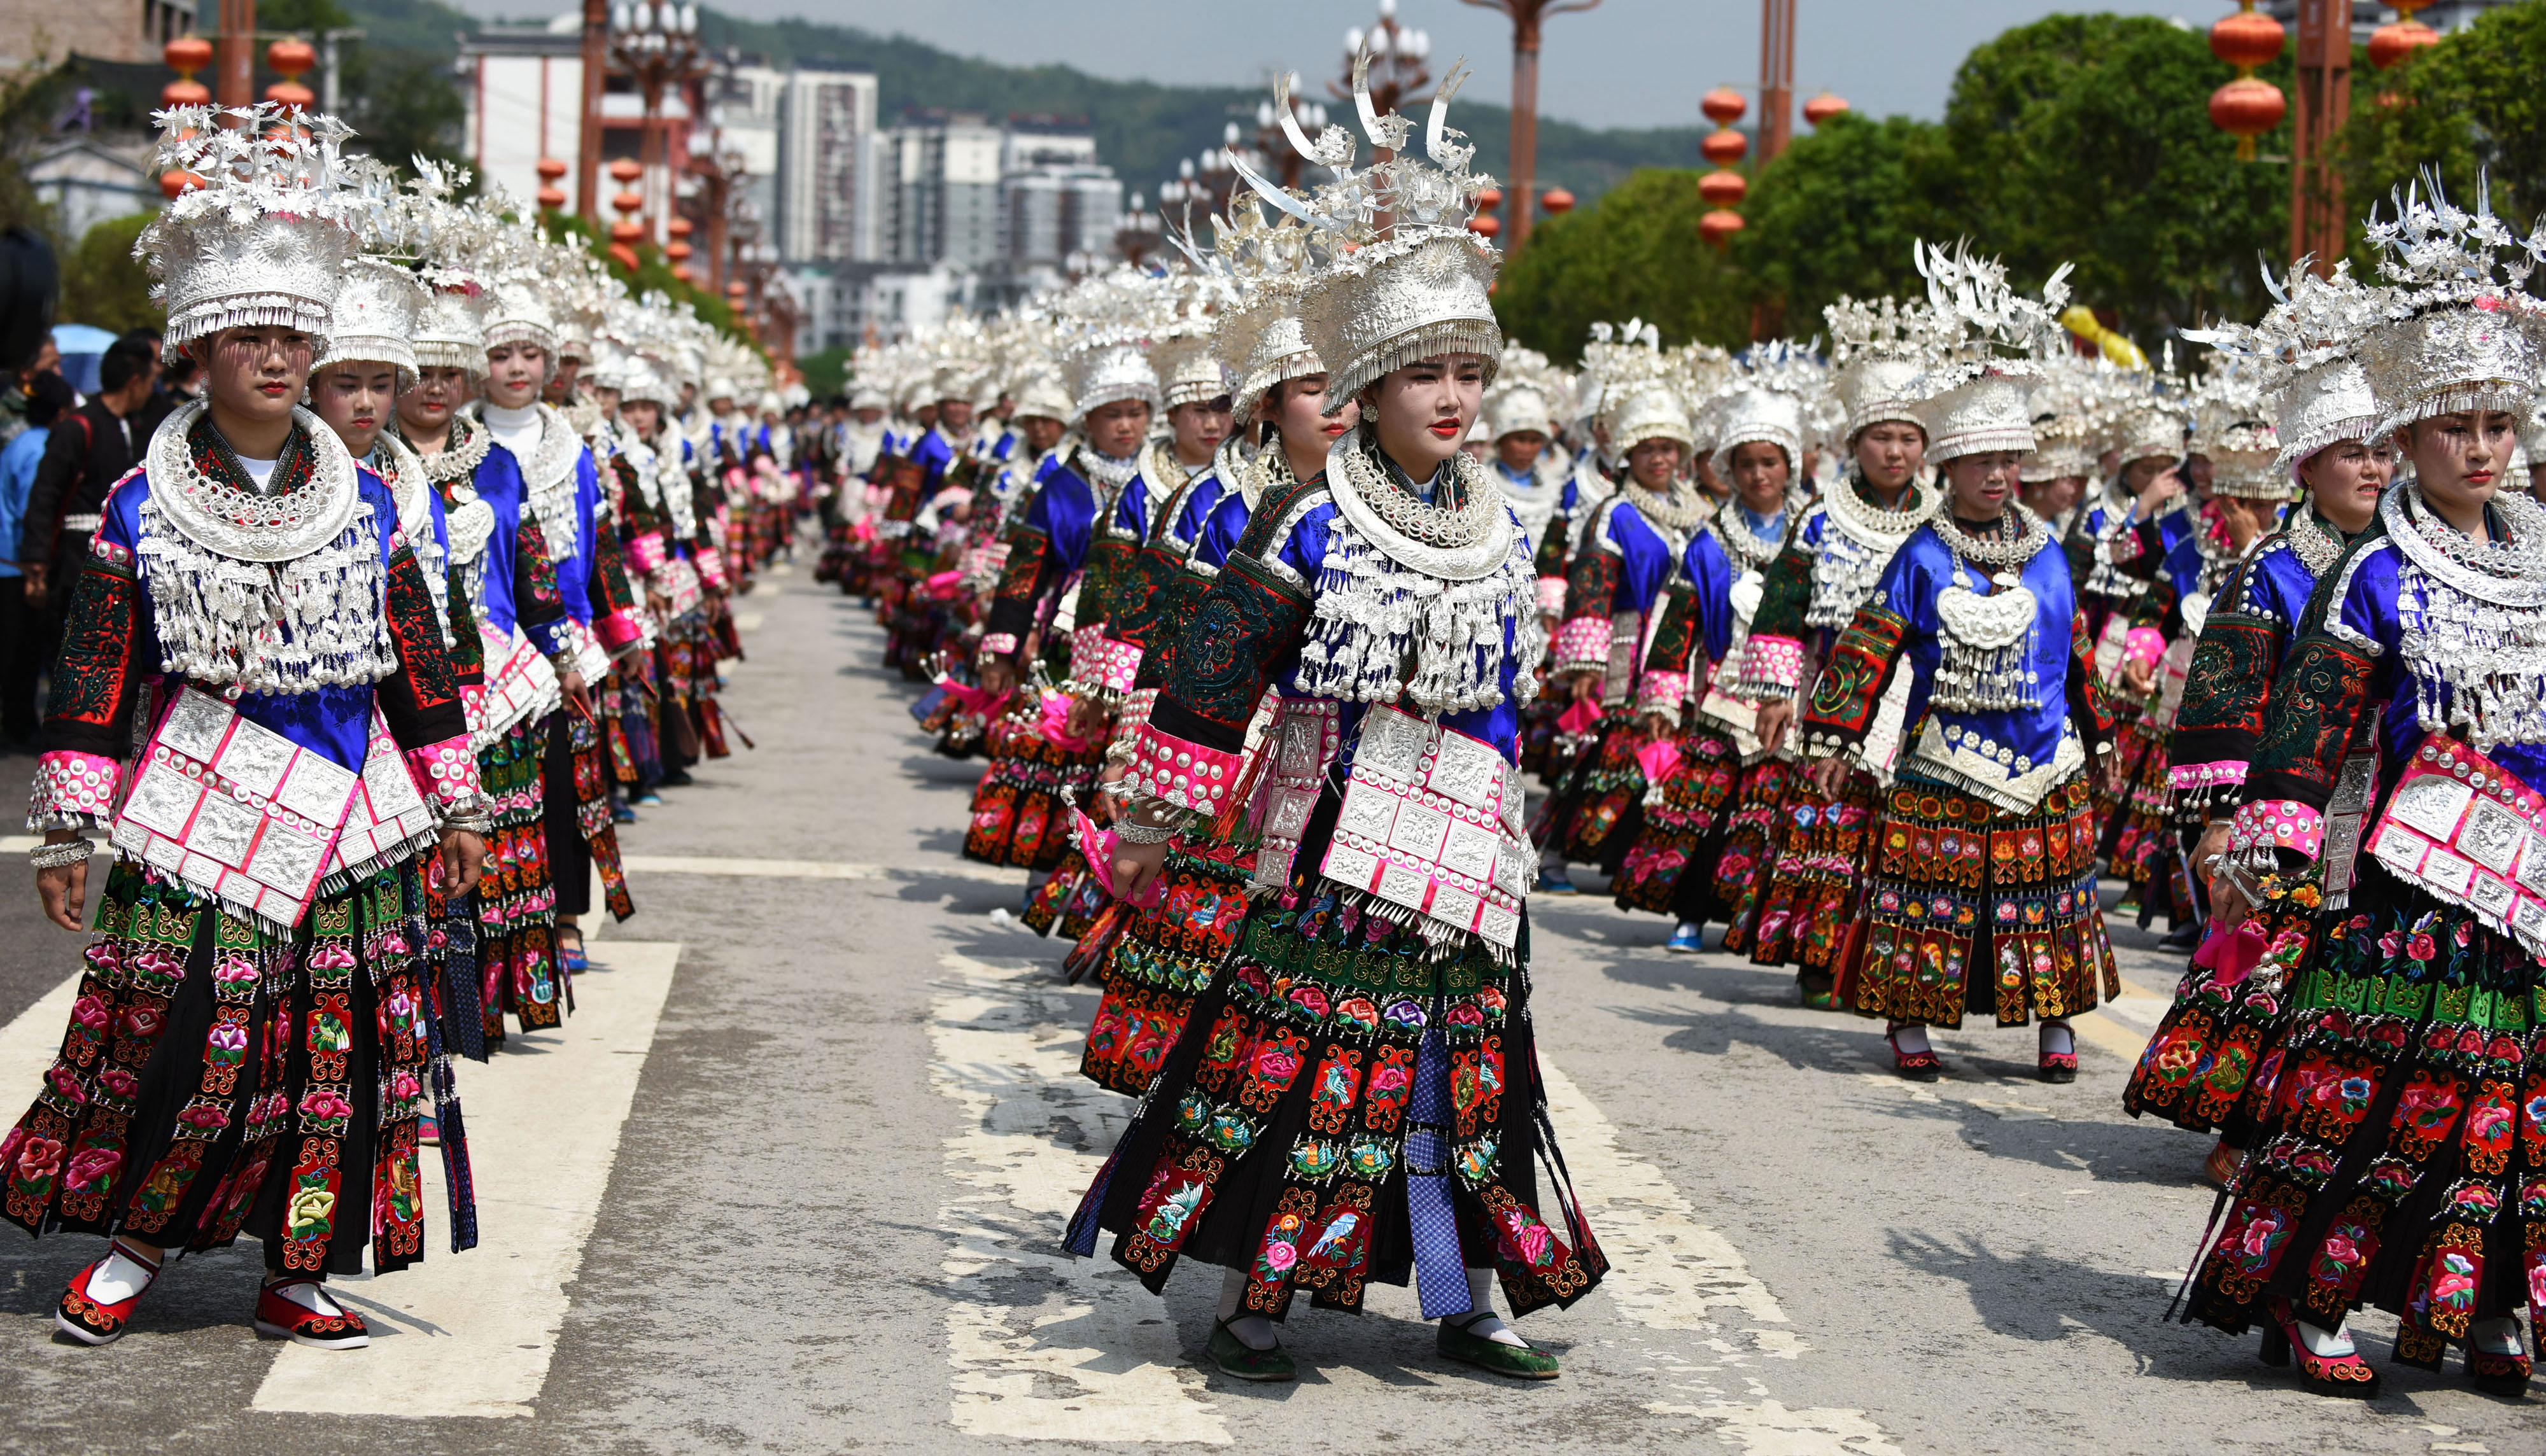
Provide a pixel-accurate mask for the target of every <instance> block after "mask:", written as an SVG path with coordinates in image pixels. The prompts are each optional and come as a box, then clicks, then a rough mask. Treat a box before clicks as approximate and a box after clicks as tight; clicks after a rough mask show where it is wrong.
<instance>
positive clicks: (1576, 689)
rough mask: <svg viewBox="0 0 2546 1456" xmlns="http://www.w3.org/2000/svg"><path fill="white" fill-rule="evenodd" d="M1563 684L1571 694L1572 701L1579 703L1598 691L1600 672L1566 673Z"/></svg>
mask: <svg viewBox="0 0 2546 1456" xmlns="http://www.w3.org/2000/svg"><path fill="white" fill-rule="evenodd" d="M1565 685H1566V688H1567V690H1568V691H1569V692H1570V694H1571V696H1572V699H1573V701H1574V702H1576V703H1579V702H1581V701H1583V700H1584V699H1586V698H1589V697H1591V696H1592V695H1593V694H1595V693H1597V692H1599V691H1600V674H1598V673H1596V672H1570V673H1567V674H1566V677H1565Z"/></svg>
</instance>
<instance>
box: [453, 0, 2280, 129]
mask: <svg viewBox="0 0 2546 1456" xmlns="http://www.w3.org/2000/svg"><path fill="white" fill-rule="evenodd" d="M460 3H461V4H463V5H464V6H465V7H466V8H467V9H468V10H470V11H472V12H474V13H477V14H480V15H487V16H497V15H501V16H509V17H512V18H516V19H527V18H530V17H531V16H534V15H538V16H545V15H550V14H554V13H556V12H557V11H561V10H564V9H566V8H567V6H565V5H563V4H559V3H555V0H546V3H543V0H511V3H509V4H508V3H504V0H460ZM717 4H718V6H719V8H721V9H723V10H726V11H729V12H731V13H733V14H736V15H743V16H750V17H754V18H758V19H772V18H777V17H781V16H790V15H801V16H806V17H807V18H809V19H813V20H817V21H827V22H833V23H837V24H842V25H851V26H857V27H861V28H863V29H866V30H869V31H874V32H877V33H880V34H888V35H889V34H892V33H894V32H899V33H900V34H903V35H907V36H910V37H913V38H914V39H917V40H922V41H926V42H929V43H932V44H935V45H939V46H942V47H944V48H945V49H948V50H953V51H957V52H959V53H962V54H967V55H977V56H982V57H984V58H987V59H990V60H996V61H1002V62H1007V63H1010V64H1032V63H1036V62H1045V61H1060V62H1063V63H1066V64H1069V65H1073V66H1076V67H1078V68H1079V69H1081V70H1084V71H1088V72H1091V73H1094V74H1096V75H1102V76H1112V77H1117V78H1122V79H1142V80H1155V81H1168V82H1187V83H1194V84H1201V83H1219V84H1233V85H1252V84H1257V83H1259V82H1261V81H1262V80H1263V79H1264V78H1265V77H1268V76H1270V75H1271V74H1272V73H1273V72H1274V71H1275V70H1277V69H1285V70H1297V71H1299V72H1301V73H1302V74H1303V75H1304V76H1307V77H1310V78H1311V88H1310V89H1311V90H1312V91H1313V92H1317V91H1318V90H1319V88H1318V87H1317V86H1316V84H1315V81H1316V78H1319V77H1322V76H1325V75H1329V74H1332V73H1334V72H1335V71H1337V70H1338V69H1339V68H1340V63H1341V61H1340V58H1341V56H1342V53H1343V36H1344V32H1345V30H1346V29H1347V28H1349V27H1353V26H1368V25H1369V24H1370V23H1371V22H1372V20H1373V19H1374V18H1375V17H1376V16H1377V15H1378V13H1379V0H717ZM1797 5H1798V11H1799V21H1798V27H1797V30H1796V37H1795V89H1796V93H1797V100H1798V101H1799V102H1800V101H1801V100H1803V99H1806V98H1809V97H1811V96H1814V95H1815V94H1817V93H1819V92H1821V91H1824V90H1828V91H1832V92H1835V93H1837V94H1838V95H1840V96H1842V97H1845V98H1846V99H1847V101H1848V103H1849V104H1850V105H1852V106H1854V107H1855V108H1856V109H1857V110H1859V111H1862V112H1866V113H1869V114H1872V115H1884V114H1888V113H1892V112H1907V113H1909V114H1910V115H1912V116H1919V117H1928V118H1932V117H1934V116H1936V115H1937V114H1938V113H1939V112H1940V111H1942V109H1943V107H1944V103H1945V90H1946V87H1947V85H1948V84H1949V83H1950V82H1951V80H1952V78H1953V71H1954V66H1955V65H1956V64H1957V63H1958V62H1960V61H1961V59H1962V57H1963V55H1964V53H1965V52H1966V51H1968V50H1970V49H1971V48H1972V46H1973V45H1975V44H1977V43H1980V42H1982V41H1985V40H1988V39H1989V38H1990V37H1992V36H1994V35H1996V34H1997V33H1998V32H1999V31H2002V30H2004V29H2006V28H2007V27H2009V26H2013V25H2020V24H2023V23H2024V22H2026V21H2030V20H2036V19H2039V18H2041V17H2042V16H2045V15H2050V14H2053V13H2055V12H2059V11H2064V10H2065V11H2070V12H2073V13H2074V12H2077V11H2083V10H2111V11H2120V12H2124V13H2127V14H2138V15H2160V16H2180V17H2183V18H2185V19H2187V20H2189V21H2190V22H2191V23H2192V24H2195V25H2199V26H2205V27H2206V26H2207V25H2209V24H2210V23H2211V22H2212V21H2214V20H2216V19H2218V18H2219V17H2220V16H2221V15H2225V14H2227V13H2228V11H2229V9H2231V8H2232V7H2231V6H2230V5H2229V4H2227V3H2224V0H2085V3H2071V4H2066V5H2063V4H2058V3H2054V0H1944V3H1942V4H1936V3H1929V4H1916V5H1913V4H1904V3H1902V0H1797ZM1759 11H1760V6H1759V4H1758V3H1757V0H1601V3H1600V4H1599V6H1598V7H1597V8H1596V9H1593V10H1590V11H1586V12H1583V13H1581V14H1576V15H1565V16H1560V17H1557V18H1556V19H1554V20H1551V21H1549V22H1548V23H1547V31H1546V45H1545V50H1544V51H1543V55H1542V59H1541V62H1540V80H1539V105H1540V108H1541V110H1542V111H1544V112H1545V113H1546V114H1547V115H1549V116H1552V117H1562V118H1565V119H1566V120H1568V121H1574V122H1581V123H1585V124H1587V125H1591V126H1604V127H1652V126H1671V125H1681V126H1685V125H1694V124H1696V123H1697V122H1698V121H1699V120H1700V118H1699V116H1698V110H1697V98H1698V97H1699V96H1700V95H1701V94H1702V93H1704V92H1705V91H1706V90H1707V89H1708V88H1709V87H1712V86H1715V85H1717V84H1720V83H1731V84H1733V85H1736V86H1740V87H1741V88H1743V89H1745V90H1748V89H1751V88H1754V87H1756V85H1757V84H1758V79H1759ZM1398 19H1399V23H1400V24H1401V25H1405V26H1409V27H1420V28H1422V29H1424V30H1426V31H1429V32H1430V33H1431V36H1432V51H1433V61H1434V64H1433V71H1434V74H1436V75H1438V74H1440V73H1441V72H1443V71H1444V70H1446V69H1447V67H1448V64H1449V62H1450V61H1451V60H1452V59H1453V58H1455V57H1457V56H1459V55H1461V54H1465V55H1466V56H1467V57H1468V62H1469V64H1470V65H1471V66H1473V67H1475V69H1476V73H1477V74H1476V78H1475V79H1474V80H1473V81H1471V82H1470V83H1469V88H1470V89H1469V91H1468V92H1467V94H1468V95H1471V96H1475V97H1478V98H1480V99H1485V98H1490V99H1492V100H1494V101H1498V102H1500V101H1508V100H1509V99H1510V96H1511V28H1510V25H1509V23H1508V22H1507V21H1505V20H1504V19H1503V17H1502V14H1501V12H1500V11H1499V10H1492V9H1485V8H1481V7H1478V6H1474V5H1469V4H1466V3H1463V0H1399V15H1398ZM1800 125H1801V124H1800V123H1798V126H1800Z"/></svg>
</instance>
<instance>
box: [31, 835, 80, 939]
mask: <svg viewBox="0 0 2546 1456" xmlns="http://www.w3.org/2000/svg"><path fill="white" fill-rule="evenodd" d="M78 837H80V836H79V834H78V833H77V832H76V831H74V830H70V829H47V830H45V831H44V842H45V843H46V844H68V843H70V842H71V841H72V840H74V839H77V838H78ZM36 898H37V899H39V900H41V901H42V903H43V906H44V918H45V919H47V920H50V921H52V922H53V923H54V924H56V925H59V926H60V927H62V928H63V929H64V930H70V931H78V930H83V929H86V928H87V927H86V926H84V925H82V924H81V923H80V920H81V915H82V911H83V910H85V909H86V908H87V905H88V861H87V860H78V861H75V862H74V863H71V864H67V865H56V866H54V867H53V868H51V869H49V870H38V871H37V872H36Z"/></svg>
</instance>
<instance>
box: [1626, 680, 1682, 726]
mask: <svg viewBox="0 0 2546 1456" xmlns="http://www.w3.org/2000/svg"><path fill="white" fill-rule="evenodd" d="M1687 701H1688V674H1687V673H1685V672H1647V673H1646V674H1645V676H1644V680H1643V681H1642V682H1639V683H1637V684H1636V711H1637V712H1638V713H1659V714H1662V715H1664V716H1666V717H1668V718H1670V719H1672V720H1674V721H1676V720H1677V719H1678V718H1679V709H1680V705H1681V704H1682V703H1685V702H1687Z"/></svg>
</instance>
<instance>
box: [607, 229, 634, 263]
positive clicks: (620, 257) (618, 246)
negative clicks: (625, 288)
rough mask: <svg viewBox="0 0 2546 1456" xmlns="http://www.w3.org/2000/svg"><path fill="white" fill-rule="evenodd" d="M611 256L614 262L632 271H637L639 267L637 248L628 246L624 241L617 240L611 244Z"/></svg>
mask: <svg viewBox="0 0 2546 1456" xmlns="http://www.w3.org/2000/svg"><path fill="white" fill-rule="evenodd" d="M612 230H613V231H616V230H617V229H615V228H614V229H612ZM610 257H611V260H612V261H613V262H615V263H617V264H618V265H619V266H620V267H622V268H625V269H627V270H628V271H629V272H631V273H634V272H636V269H637V266H638V265H637V259H636V249H635V248H632V247H630V246H628V244H626V243H624V242H615V243H612V244H611V245H610Z"/></svg>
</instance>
